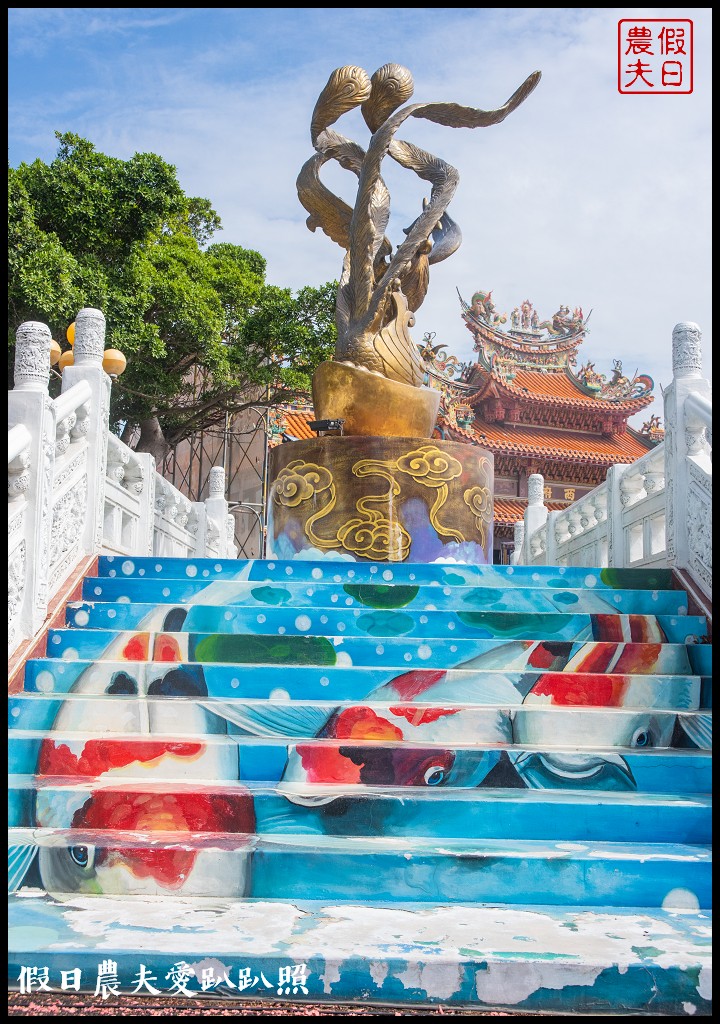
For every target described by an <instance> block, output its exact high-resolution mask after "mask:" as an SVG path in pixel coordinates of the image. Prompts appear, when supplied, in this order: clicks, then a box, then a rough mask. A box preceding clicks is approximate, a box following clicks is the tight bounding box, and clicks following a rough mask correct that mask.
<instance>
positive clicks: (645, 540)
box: [513, 323, 712, 597]
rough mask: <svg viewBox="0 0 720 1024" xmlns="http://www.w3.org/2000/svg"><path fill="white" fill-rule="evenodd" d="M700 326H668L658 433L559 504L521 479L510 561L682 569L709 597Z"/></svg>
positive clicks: (538, 483)
mask: <svg viewBox="0 0 720 1024" xmlns="http://www.w3.org/2000/svg"><path fill="white" fill-rule="evenodd" d="M700 338H701V335H700V329H699V328H698V327H697V325H696V324H691V323H683V324H678V325H677V326H676V328H675V330H674V331H673V381H672V384H671V385H670V386H669V387H668V388H667V389H666V391H665V392H664V395H663V398H664V405H665V440H664V441H663V442H662V443H661V444H659V445H658V446H657V447H656V448H653V449H652V450H650V451H649V452H647V454H646V455H643V456H642V458H640V459H638V460H637V461H636V462H633V463H631V464H630V465H618V466H612V467H611V468H610V469H609V470H608V474H607V479H606V480H605V481H604V482H603V483H602V484H600V485H599V486H598V487H596V488H595V489H594V490H593V491H590V492H589V493H588V494H585V495H583V497H582V498H580V499H579V500H578V501H576V502H574V503H573V504H572V505H570V506H568V508H566V509H563V510H562V511H561V512H557V511H556V512H549V513H548V510H547V508H546V507H545V505H544V504H543V497H542V496H543V487H544V480H543V477H542V476H541V475H540V474H533V476H531V477H530V479H529V482H528V507H527V509H526V511H525V518H524V521H523V522H522V523H518V524H517V525H516V529H515V553H514V555H513V562H514V563H515V564H525V565H580V566H615V567H619V568H636V567H641V566H642V567H651V566H672V567H676V568H678V569H684V570H686V571H687V572H688V573H689V574H690V576H691V577H692V579H693V580H694V581H695V583H696V584H697V585H698V586H699V587H700V589H701V590H702V591H703V592H704V593H705V594H706V595H707V596H708V597H711V596H712V529H711V526H712V398H711V394H712V392H711V388H710V384H709V382H708V381H707V380H705V379H704V378H703V377H702V375H701V371H700V368H701V365H702V363H701V350H700Z"/></svg>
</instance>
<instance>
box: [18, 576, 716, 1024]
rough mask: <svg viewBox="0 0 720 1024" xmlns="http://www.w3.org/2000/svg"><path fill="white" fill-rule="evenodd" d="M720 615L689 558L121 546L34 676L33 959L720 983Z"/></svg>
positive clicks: (610, 984) (25, 738) (417, 982)
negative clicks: (715, 880) (681, 584)
mask: <svg viewBox="0 0 720 1024" xmlns="http://www.w3.org/2000/svg"><path fill="white" fill-rule="evenodd" d="M706 632H707V628H706V623H705V620H704V619H703V618H701V617H697V616H692V615H689V614H688V606H687V598H686V595H685V593H684V592H683V591H681V590H675V589H672V585H671V578H670V573H669V571H665V570H639V571H632V570H608V569H603V570H600V569H587V568H553V567H544V568H535V567H509V566H504V567H501V566H488V567H475V566H466V565H455V564H431V565H428V564H424V565H405V564H403V565H388V564H387V563H366V562H354V561H322V562H310V561H307V562H305V561H293V562H273V561H251V562H237V561H218V562H214V561H204V560H181V559H163V558H159V559H152V558H147V559H143V558H132V559H123V558H121V557H115V558H112V557H101V558H100V560H99V565H98V576H97V577H92V578H88V579H86V580H85V583H84V589H83V600H82V601H81V602H78V603H74V604H71V605H69V606H68V609H67V628H65V629H58V630H51V631H50V633H49V635H48V643H47V656H46V657H44V658H37V659H33V660H30V661H28V662H27V663H26V665H25V679H24V690H23V692H22V693H19V694H17V695H14V696H11V697H10V700H9V712H10V731H9V800H10V828H9V847H10V849H9V869H10V870H9V882H10V884H9V890H10V895H9V900H10V925H11V932H10V945H9V949H10V953H9V977H10V986H11V987H12V988H18V987H21V988H23V989H24V990H25V991H39V990H42V989H43V988H44V989H45V990H47V987H49V988H50V990H51V991H60V990H62V989H63V988H66V989H68V990H70V991H74V990H76V988H77V989H79V990H80V991H91V992H92V991H96V992H99V993H100V994H101V995H105V994H123V993H127V994H130V993H134V994H149V995H155V994H157V993H161V994H163V995H166V994H167V995H175V996H178V995H182V996H187V997H188V998H191V997H192V995H193V994H197V993H200V992H203V993H205V994H213V995H217V996H218V997H237V996H248V997H252V998H254V999H256V998H258V997H259V996H262V997H266V998H267V999H272V1000H277V999H278V998H287V999H288V1000H290V1001H292V1002H297V1001H298V1000H305V1001H309V1002H318V1001H321V1000H326V1001H329V1002H334V1003H338V1002H347V1001H353V1002H355V1001H369V1002H376V1003H385V1004H395V1005H397V1006H400V1007H402V1006H411V1005H412V1006H415V1005H423V1004H438V1003H439V1004H442V1005H445V1006H458V1007H465V1008H467V1007H472V1008H476V1009H478V1010H480V1009H484V1008H506V1009H509V1010H512V1011H514V1012H517V1013H531V1012H535V1011H540V1012H551V1013H561V1014H572V1013H590V1012H592V1013H623V1014H649V1015H652V1014H657V1015H661V1014H672V1015H693V1014H700V1015H707V1014H709V1013H710V1012H711V1002H710V962H711V961H710V910H709V908H710V870H711V859H710V841H711V835H710V816H711V802H710V789H711V787H710V731H711V712H710V704H711V701H710V676H711V661H710V657H711V647H710V645H709V644H708V643H707V642H706V640H707V637H706ZM63 972H65V973H63Z"/></svg>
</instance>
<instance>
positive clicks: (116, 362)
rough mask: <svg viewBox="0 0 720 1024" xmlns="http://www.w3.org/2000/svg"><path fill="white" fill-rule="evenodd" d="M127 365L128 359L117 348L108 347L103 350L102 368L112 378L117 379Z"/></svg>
mask: <svg viewBox="0 0 720 1024" xmlns="http://www.w3.org/2000/svg"><path fill="white" fill-rule="evenodd" d="M126 366H127V359H126V358H125V356H124V355H123V353H122V352H121V351H120V349H117V348H106V349H105V351H104V352H103V361H102V368H103V370H104V371H105V373H106V374H107V375H108V377H110V379H111V380H117V379H118V377H119V376H120V375H121V374H122V373H123V372H124V370H125V367H126Z"/></svg>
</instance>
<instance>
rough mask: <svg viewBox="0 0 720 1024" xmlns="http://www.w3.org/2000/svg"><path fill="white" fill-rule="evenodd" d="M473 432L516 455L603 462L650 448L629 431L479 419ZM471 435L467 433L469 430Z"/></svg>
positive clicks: (482, 442)
mask: <svg viewBox="0 0 720 1024" xmlns="http://www.w3.org/2000/svg"><path fill="white" fill-rule="evenodd" d="M473 435H474V438H475V440H476V442H477V444H478V445H480V447H481V448H482V447H485V448H489V449H490V450H491V451H493V452H507V453H508V454H512V455H535V456H544V457H545V458H550V459H553V458H555V459H562V460H563V461H568V460H572V461H573V462H591V463H600V464H601V465H605V464H607V465H611V464H612V465H614V464H615V463H626V462H635V460H636V459H639V458H640V457H641V456H642V455H645V454H646V452H647V451H648V446H647V445H644V444H643V443H642V442H641V441H640V440H638V439H637V437H635V436H633V434H631V433H630V432H629V431H628V433H626V434H613V435H611V436H609V437H606V436H604V435H600V434H588V433H582V432H581V431H575V430H553V429H552V428H549V427H528V426H523V425H520V424H505V423H484V422H483V421H482V420H475V423H474V424H473ZM465 436H467V434H465Z"/></svg>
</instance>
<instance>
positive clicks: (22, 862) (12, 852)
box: [8, 846, 38, 892]
mask: <svg viewBox="0 0 720 1024" xmlns="http://www.w3.org/2000/svg"><path fill="white" fill-rule="evenodd" d="M37 852H38V848H37V846H9V847H8V892H17V890H18V889H19V888H20V886H21V885H22V883H23V879H24V878H25V875H26V874H27V873H28V870H29V868H30V865H31V864H32V862H33V861H34V860H35V857H36V856H37Z"/></svg>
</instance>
